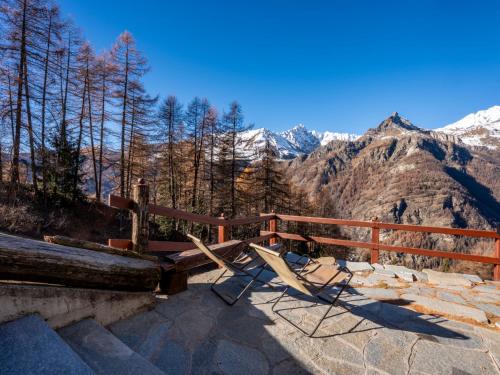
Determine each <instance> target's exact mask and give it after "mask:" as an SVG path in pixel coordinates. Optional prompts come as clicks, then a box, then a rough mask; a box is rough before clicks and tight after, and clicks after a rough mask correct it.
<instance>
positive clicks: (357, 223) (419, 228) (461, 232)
mask: <svg viewBox="0 0 500 375" xmlns="http://www.w3.org/2000/svg"><path fill="white" fill-rule="evenodd" d="M276 217H277V218H278V219H280V220H282V221H295V222H301V223H314V224H333V225H345V226H350V227H361V228H379V229H393V230H401V231H408V232H423V233H440V234H449V235H454V236H467V237H482V238H499V239H500V234H498V233H496V232H495V231H490V230H479V229H459V228H446V227H430V226H424V225H408V224H390V223H381V222H373V221H362V220H348V219H331V218H325V217H314V216H294V215H280V214H276Z"/></svg>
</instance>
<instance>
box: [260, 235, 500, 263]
mask: <svg viewBox="0 0 500 375" xmlns="http://www.w3.org/2000/svg"><path fill="white" fill-rule="evenodd" d="M260 233H261V235H273V234H274V235H276V236H278V237H279V238H282V239H286V240H295V241H305V242H316V243H321V244H325V245H340V246H347V247H360V248H364V249H371V248H372V247H373V243H371V242H361V241H350V240H341V239H335V238H328V237H317V236H302V235H300V234H292V233H282V232H269V231H261V232H260ZM378 248H379V250H386V251H392V252H398V253H407V254H416V255H423V256H429V257H438V258H449V259H458V260H466V261H470V262H480V263H489V264H495V265H496V264H500V258H497V257H488V256H483V255H472V254H464V253H454V252H450V251H441V250H430V249H420V248H415V247H405V246H395V245H386V244H383V243H379V244H378Z"/></svg>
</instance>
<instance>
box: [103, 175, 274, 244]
mask: <svg viewBox="0 0 500 375" xmlns="http://www.w3.org/2000/svg"><path fill="white" fill-rule="evenodd" d="M108 204H109V206H111V207H115V208H120V209H128V210H130V211H132V238H131V239H130V240H128V239H109V240H108V245H109V246H111V247H117V248H120V249H130V250H134V251H137V252H139V253H144V252H153V253H162V252H178V251H185V250H191V249H194V248H195V246H194V245H193V244H192V243H191V242H174V241H150V240H149V220H148V218H149V215H159V216H165V217H169V218H173V219H178V220H185V221H187V222H191V223H198V224H208V225H213V226H216V227H217V242H218V243H223V242H226V241H228V240H229V239H230V238H229V231H228V229H227V228H229V227H233V226H240V225H249V224H258V223H265V222H267V221H269V220H272V219H275V215H274V214H268V215H260V216H255V217H244V218H235V219H226V218H225V217H224V216H221V217H218V218H217V217H212V216H208V215H200V214H195V213H191V212H186V211H182V210H177V209H173V208H169V207H164V206H159V205H154V204H149V188H148V186H147V185H146V184H145V182H144V180H140V181H139V184H137V185H135V186H134V199H129V198H122V197H118V196H116V195H110V196H109V200H108ZM274 237H276V236H275V235H274V234H268V235H260V236H259V237H254V238H250V239H246V240H245V242H252V241H253V242H255V243H261V242H264V241H267V240H272V239H273V238H274Z"/></svg>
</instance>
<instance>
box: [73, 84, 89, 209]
mask: <svg viewBox="0 0 500 375" xmlns="http://www.w3.org/2000/svg"><path fill="white" fill-rule="evenodd" d="M87 84H88V83H87V77H85V80H84V84H83V94H82V106H81V109H80V119H79V131H78V141H77V145H76V155H75V158H76V160H75V169H74V171H73V201H75V200H76V196H77V191H78V171H79V170H80V152H81V148H82V137H83V117H84V116H85V97H86V94H87Z"/></svg>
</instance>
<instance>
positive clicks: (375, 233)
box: [370, 218, 380, 264]
mask: <svg viewBox="0 0 500 375" xmlns="http://www.w3.org/2000/svg"><path fill="white" fill-rule="evenodd" d="M377 221H378V220H377V218H374V219H373V220H372V222H373V223H374V224H375V223H376V222H377ZM379 242H380V229H379V228H378V227H376V226H373V227H372V245H373V247H372V248H371V252H370V261H371V263H372V264H373V263H378V256H379V247H378V244H379Z"/></svg>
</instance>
